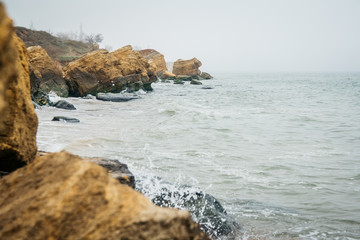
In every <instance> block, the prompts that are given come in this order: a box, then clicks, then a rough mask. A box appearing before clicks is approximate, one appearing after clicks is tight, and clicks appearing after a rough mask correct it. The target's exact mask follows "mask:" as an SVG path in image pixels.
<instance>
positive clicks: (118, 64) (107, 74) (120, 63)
mask: <svg viewBox="0 0 360 240" xmlns="http://www.w3.org/2000/svg"><path fill="white" fill-rule="evenodd" d="M64 72H65V78H66V80H67V81H68V85H69V86H70V88H69V94H70V95H71V96H75V97H81V96H86V95H87V94H93V95H96V93H98V92H120V91H122V90H124V89H126V88H129V89H131V90H139V89H140V88H143V89H145V90H150V89H151V87H150V85H151V83H152V82H154V81H156V80H157V77H156V75H155V69H154V68H153V67H152V66H151V65H150V64H149V63H148V62H147V61H146V59H145V58H144V57H142V56H141V55H140V54H139V53H138V52H135V51H133V50H132V47H131V46H125V47H123V48H120V49H118V50H116V51H114V52H111V53H109V52H108V51H107V50H98V51H94V52H91V53H88V54H86V55H84V56H82V57H81V58H79V59H77V60H75V61H73V62H71V63H69V64H68V65H67V66H66V67H65V69H64Z"/></svg>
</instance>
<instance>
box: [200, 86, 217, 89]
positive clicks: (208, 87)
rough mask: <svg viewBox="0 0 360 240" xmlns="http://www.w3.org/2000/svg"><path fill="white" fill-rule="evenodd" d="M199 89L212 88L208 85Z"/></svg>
mask: <svg viewBox="0 0 360 240" xmlns="http://www.w3.org/2000/svg"><path fill="white" fill-rule="evenodd" d="M201 89H214V88H213V87H210V86H203V87H202V88H201Z"/></svg>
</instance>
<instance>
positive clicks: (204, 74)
mask: <svg viewBox="0 0 360 240" xmlns="http://www.w3.org/2000/svg"><path fill="white" fill-rule="evenodd" d="M200 78H201V79H212V78H213V77H212V76H211V75H210V74H209V73H206V72H202V73H201V74H200Z"/></svg>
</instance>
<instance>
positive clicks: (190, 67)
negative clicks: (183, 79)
mask: <svg viewBox="0 0 360 240" xmlns="http://www.w3.org/2000/svg"><path fill="white" fill-rule="evenodd" d="M201 65H202V63H201V62H200V61H199V60H198V59H196V58H193V59H190V60H182V59H179V60H177V61H176V62H175V63H174V66H173V70H172V73H173V74H175V75H188V76H191V77H195V78H198V77H199V76H200V74H201V71H200V70H199V67H201Z"/></svg>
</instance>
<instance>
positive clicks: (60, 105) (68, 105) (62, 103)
mask: <svg viewBox="0 0 360 240" xmlns="http://www.w3.org/2000/svg"><path fill="white" fill-rule="evenodd" d="M53 106H54V107H56V108H62V109H66V110H76V107H75V106H74V105H73V104H72V103H69V102H68V101H65V100H60V101H57V102H56V103H55V104H54V105H53Z"/></svg>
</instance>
